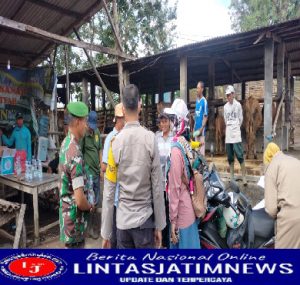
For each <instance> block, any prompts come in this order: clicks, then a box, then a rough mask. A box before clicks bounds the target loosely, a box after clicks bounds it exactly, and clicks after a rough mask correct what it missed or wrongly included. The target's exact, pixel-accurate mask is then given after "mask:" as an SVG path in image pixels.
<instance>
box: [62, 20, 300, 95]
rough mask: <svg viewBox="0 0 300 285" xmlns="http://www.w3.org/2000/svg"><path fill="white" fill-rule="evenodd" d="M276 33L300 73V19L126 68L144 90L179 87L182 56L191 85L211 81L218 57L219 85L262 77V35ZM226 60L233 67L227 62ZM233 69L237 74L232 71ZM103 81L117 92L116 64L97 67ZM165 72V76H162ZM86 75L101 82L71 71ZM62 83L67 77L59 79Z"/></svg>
mask: <svg viewBox="0 0 300 285" xmlns="http://www.w3.org/2000/svg"><path fill="white" fill-rule="evenodd" d="M269 33H272V34H274V37H275V38H276V40H280V41H282V42H285V44H286V51H287V54H288V56H289V58H290V60H291V62H292V75H300V19H296V20H291V21H287V22H284V23H281V24H276V25H273V26H269V27H263V28H259V29H255V30H252V31H248V32H243V33H236V34H230V35H226V36H221V37H217V38H213V39H208V40H204V41H201V42H198V43H193V44H189V45H185V46H182V47H179V48H175V49H171V50H168V51H163V52H160V53H158V54H155V55H151V56H147V57H142V58H139V59H137V60H134V61H126V62H124V64H123V65H124V69H127V70H128V71H129V73H130V81H131V82H132V83H135V84H137V85H138V86H139V88H140V91H141V92H142V93H150V94H151V93H152V94H154V93H158V92H160V91H161V90H160V89H161V87H160V86H163V88H164V91H172V90H178V89H179V61H180V56H183V55H186V56H187V57H188V87H189V88H192V87H194V86H196V83H197V81H199V80H203V81H204V82H205V83H207V84H208V64H209V60H210V59H214V60H215V82H216V85H222V84H228V83H237V82H240V81H252V80H262V79H263V78H264V41H265V37H262V38H261V40H260V41H259V42H257V43H256V44H254V42H256V41H257V40H258V39H259V38H260V36H261V35H262V34H269ZM277 45H278V42H275V48H274V56H275V60H274V77H276V54H277ZM224 60H225V61H227V62H228V63H229V64H230V66H231V67H228V64H226V63H225V62H224ZM233 69H234V71H235V73H236V74H237V75H238V76H239V78H237V76H236V75H235V74H232V70H233ZM98 70H99V72H100V74H101V75H102V77H103V80H104V82H105V83H106V85H107V86H108V88H109V89H111V90H112V91H114V92H119V91H118V89H119V84H118V77H117V76H118V71H117V64H110V65H106V66H102V67H98ZM162 73H163V74H164V75H163V79H162V76H161V75H162ZM83 77H85V78H87V79H88V80H90V81H91V82H94V83H95V84H98V85H99V83H98V81H97V79H96V76H95V74H94V72H93V70H92V69H88V70H84V71H80V72H74V73H72V74H70V79H71V81H73V82H78V81H81V80H82V78H83ZM59 82H60V83H64V82H65V77H64V76H61V77H60V78H59Z"/></svg>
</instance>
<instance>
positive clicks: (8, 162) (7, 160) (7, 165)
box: [0, 156, 14, 175]
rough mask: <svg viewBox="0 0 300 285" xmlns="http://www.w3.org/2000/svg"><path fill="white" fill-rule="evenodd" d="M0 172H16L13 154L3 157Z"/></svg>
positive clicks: (6, 173) (5, 173)
mask: <svg viewBox="0 0 300 285" xmlns="http://www.w3.org/2000/svg"><path fill="white" fill-rule="evenodd" d="M0 173H1V175H8V174H14V157H13V156H5V157H2V158H1V164H0Z"/></svg>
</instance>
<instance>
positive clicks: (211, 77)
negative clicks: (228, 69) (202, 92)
mask: <svg viewBox="0 0 300 285" xmlns="http://www.w3.org/2000/svg"><path fill="white" fill-rule="evenodd" d="M214 99H215V60H214V58H211V59H210V61H209V64H208V100H207V101H208V108H209V110H208V129H209V140H210V141H211V142H213V141H214V139H213V138H214V129H215V126H214V121H215V107H214V106H211V105H210V104H209V101H211V100H214Z"/></svg>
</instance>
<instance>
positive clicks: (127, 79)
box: [123, 70, 130, 86]
mask: <svg viewBox="0 0 300 285" xmlns="http://www.w3.org/2000/svg"><path fill="white" fill-rule="evenodd" d="M123 80H124V86H126V85H128V84H130V75H129V71H128V70H123Z"/></svg>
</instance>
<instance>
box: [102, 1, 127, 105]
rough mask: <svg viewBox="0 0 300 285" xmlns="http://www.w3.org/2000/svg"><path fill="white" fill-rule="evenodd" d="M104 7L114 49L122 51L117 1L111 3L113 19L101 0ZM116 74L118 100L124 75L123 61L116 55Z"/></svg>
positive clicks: (121, 91) (122, 86)
mask: <svg viewBox="0 0 300 285" xmlns="http://www.w3.org/2000/svg"><path fill="white" fill-rule="evenodd" d="M103 4H104V8H105V7H106V10H107V15H108V17H109V19H110V21H111V26H112V29H113V32H114V34H115V39H116V43H117V44H116V49H117V50H119V51H122V44H121V40H120V37H119V35H120V33H119V20H118V19H119V16H118V7H117V1H116V0H113V2H112V5H113V15H114V21H113V20H112V19H111V16H110V13H109V11H108V9H107V5H106V2H105V0H103ZM118 74H119V76H118V77H119V78H118V79H119V94H120V101H121V98H122V93H123V88H124V86H125V84H124V76H123V63H122V60H121V58H120V57H118Z"/></svg>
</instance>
